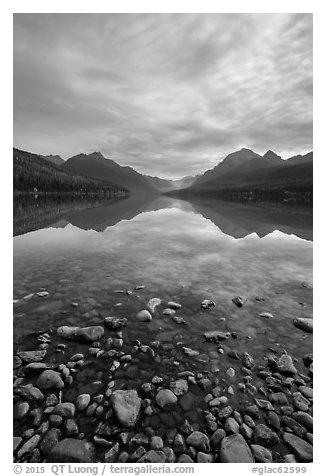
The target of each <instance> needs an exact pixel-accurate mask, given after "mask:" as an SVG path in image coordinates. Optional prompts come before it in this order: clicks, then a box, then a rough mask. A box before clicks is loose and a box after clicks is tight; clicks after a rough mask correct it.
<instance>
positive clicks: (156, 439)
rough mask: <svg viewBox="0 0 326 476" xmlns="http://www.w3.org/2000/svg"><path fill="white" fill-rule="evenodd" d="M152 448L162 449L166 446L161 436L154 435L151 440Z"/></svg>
mask: <svg viewBox="0 0 326 476" xmlns="http://www.w3.org/2000/svg"><path fill="white" fill-rule="evenodd" d="M149 445H150V448H151V449H152V450H161V449H162V448H163V446H164V443H163V440H162V438H161V437H160V436H153V437H152V438H151V439H150V442H149Z"/></svg>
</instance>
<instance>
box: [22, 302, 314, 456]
mask: <svg viewBox="0 0 326 476" xmlns="http://www.w3.org/2000/svg"><path fill="white" fill-rule="evenodd" d="M244 302H245V300H244V298H240V297H239V298H237V299H236V302H235V304H236V305H237V306H238V307H240V306H239V305H241V306H242V305H243V304H244ZM160 303H161V301H160V300H159V299H158V298H153V300H151V301H150V302H149V303H148V305H147V309H144V310H142V311H140V313H141V315H142V318H140V313H138V314H137V319H139V320H140V321H143V322H144V321H145V322H146V321H147V320H151V318H152V314H153V313H154V312H155V307H157V306H158V305H159V304H160ZM214 305H215V303H213V302H212V301H209V300H205V301H203V303H202V308H203V309H210V308H211V307H213V306H214ZM180 307H181V305H180V304H178V303H174V302H172V301H171V302H169V303H168V307H167V308H166V309H165V310H164V311H163V313H164V314H165V315H167V316H172V317H175V311H176V310H178V309H180ZM147 313H148V314H149V315H150V319H146V318H144V316H145V315H147V316H148V314H147ZM143 318H144V319H143ZM127 323H128V322H127V319H126V318H117V317H107V318H106V319H105V321H104V326H91V327H86V328H80V327H70V326H62V327H59V328H58V329H57V333H56V334H57V338H59V339H61V340H65V341H77V342H80V343H84V344H89V345H90V346H89V348H88V350H87V354H86V353H75V354H74V355H71V356H70V357H69V359H68V360H67V361H66V363H65V364H64V363H61V364H57V363H45V362H44V360H45V358H46V355H47V349H48V347H49V345H51V343H52V336H51V335H50V334H49V333H43V334H41V335H40V336H39V337H38V347H39V348H38V350H35V351H23V352H18V353H17V354H16V355H15V357H14V379H15V380H14V419H15V420H16V421H18V422H21V423H24V425H25V426H26V425H28V426H29V428H27V429H26V430H25V431H24V432H23V433H22V434H21V435H20V436H16V437H14V459H15V461H16V462H31V463H32V462H34V463H37V462H84V463H88V462H96V461H104V462H121V463H124V462H151V463H163V462H168V463H173V462H178V463H192V462H199V463H211V462H228V463H233V462H240V463H241V462H254V461H256V462H259V463H261V462H272V461H274V462H275V461H284V462H297V461H299V462H309V461H312V440H313V435H312V433H313V418H312V402H313V389H312V380H313V364H312V360H313V359H312V355H311V354H309V355H306V356H304V358H303V362H304V365H305V366H306V368H307V375H304V374H300V373H299V372H298V371H297V369H296V367H295V365H294V363H293V360H292V358H291V357H290V356H289V355H287V354H283V355H281V356H280V357H278V358H277V357H275V356H273V355H267V356H265V360H266V363H265V365H257V364H256V362H255V361H254V359H253V357H252V356H251V355H250V354H248V353H246V352H245V353H238V352H237V351H232V350H231V351H228V352H227V353H226V355H227V358H228V359H234V360H238V361H240V362H241V369H240V371H241V373H242V375H241V381H239V380H240V377H238V376H237V375H236V370H235V369H234V368H233V367H229V368H227V370H226V372H225V375H224V376H222V375H221V374H219V378H217V377H216V374H214V373H212V372H208V371H207V372H193V371H190V370H186V371H180V372H177V376H176V377H175V378H174V379H167V378H165V377H161V376H154V377H153V378H152V379H151V381H148V382H143V383H142V384H140V385H139V386H138V387H137V388H128V385H127V384H126V383H125V384H122V385H121V380H120V384H117V382H118V380H119V379H118V375H119V371H121V369H124V371H125V373H126V374H127V375H128V372H129V376H130V377H136V376H137V375H134V373H135V372H136V373H137V367H136V368H135V366H133V354H136V353H140V354H146V355H147V356H150V357H151V358H160V356H159V355H158V352H159V349H160V342H152V343H151V344H150V345H145V344H142V343H141V342H139V341H137V342H134V345H133V347H132V349H131V351H130V353H128V352H124V350H122V349H124V344H125V342H124V339H123V334H122V331H121V329H123V328H124V327H125V326H126V325H127ZM105 328H107V329H108V330H109V331H110V332H111V333H114V335H113V336H112V337H109V338H107V336H105ZM233 334H235V333H233ZM231 336H232V337H233V338H236V337H237V336H236V335H232V333H223V332H221V331H218V330H216V331H210V332H206V333H204V337H205V339H206V340H207V341H208V342H214V343H215V344H216V348H217V351H218V353H219V354H223V353H224V350H223V346H222V344H221V342H222V341H224V340H226V339H229V338H230V337H231ZM65 350H66V344H64V343H60V344H58V345H57V351H58V352H60V351H65ZM183 352H184V353H185V354H186V355H189V356H190V357H192V356H197V355H198V354H199V352H198V351H196V350H193V349H190V348H187V347H183ZM85 354H86V355H85ZM97 359H98V360H101V361H105V362H107V364H108V365H107V372H106V375H103V372H98V374H97V378H98V380H96V381H93V382H92V386H93V387H92V388H93V389H94V390H95V391H94V392H90V393H80V394H78V395H77V397H76V399H75V401H73V402H71V401H63V400H64V399H65V390H66V389H67V388H69V387H71V386H72V384H73V383H74V381H75V380H76V379H77V380H78V372H79V371H80V370H82V369H84V368H85V367H87V366H88V365H89V364H90V363H92V362H94V361H97ZM134 370H135V372H134ZM218 371H219V369H216V372H218ZM236 378H237V380H236ZM193 386H197V387H199V388H200V389H201V391H202V392H203V393H204V395H205V396H204V398H203V404H204V408H203V406H202V405H198V407H197V408H196V410H197V411H198V412H200V413H201V416H202V424H199V423H198V422H195V423H194V422H191V421H189V419H188V418H186V417H184V416H183V412H184V413H185V414H186V413H187V412H189V411H190V409H191V408H192V407H193V405H194V402H195V399H194V394H193V393H192V391H191V390H192V387H193ZM237 392H240V393H241V394H243V395H244V396H246V404H245V405H238V406H237V408H234V405H232V404H231V403H230V400H231V399H232V397H233V395H235V394H236V393H237ZM259 394H261V395H259ZM180 410H181V411H180ZM155 417H156V418H159V419H161V421H163V422H165V423H166V426H165V427H164V430H162V428H161V427H158V428H156V427H155V426H154V425H153V424H152V423H153V421H154V418H155ZM85 423H86V424H87V429H88V430H87V432H85V431H82V430H81V428H84V427H85ZM280 444H282V445H283V447H285V448H288V452H287V453H284V450H283V451H282V452H280Z"/></svg>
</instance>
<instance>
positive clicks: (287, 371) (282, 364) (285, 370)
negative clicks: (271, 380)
mask: <svg viewBox="0 0 326 476" xmlns="http://www.w3.org/2000/svg"><path fill="white" fill-rule="evenodd" d="M277 369H278V371H279V372H280V373H281V374H284V375H294V374H297V373H298V371H297V369H296V368H295V366H294V365H293V361H292V358H291V357H290V356H289V355H288V354H283V355H282V356H281V357H280V358H279V359H278V361H277Z"/></svg>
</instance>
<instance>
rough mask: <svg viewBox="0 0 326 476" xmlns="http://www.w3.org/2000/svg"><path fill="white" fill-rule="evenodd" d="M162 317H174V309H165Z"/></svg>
mask: <svg viewBox="0 0 326 476" xmlns="http://www.w3.org/2000/svg"><path fill="white" fill-rule="evenodd" d="M162 314H163V316H170V317H172V316H174V315H175V310H174V309H170V308H169V307H168V308H167V309H164V311H163V313H162Z"/></svg>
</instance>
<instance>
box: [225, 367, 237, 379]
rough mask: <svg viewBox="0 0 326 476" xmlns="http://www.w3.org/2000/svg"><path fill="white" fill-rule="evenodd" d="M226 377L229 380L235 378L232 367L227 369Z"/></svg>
mask: <svg viewBox="0 0 326 476" xmlns="http://www.w3.org/2000/svg"><path fill="white" fill-rule="evenodd" d="M226 376H227V377H229V378H234V377H235V370H234V369H233V368H232V367H229V368H228V369H227V371H226Z"/></svg>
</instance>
